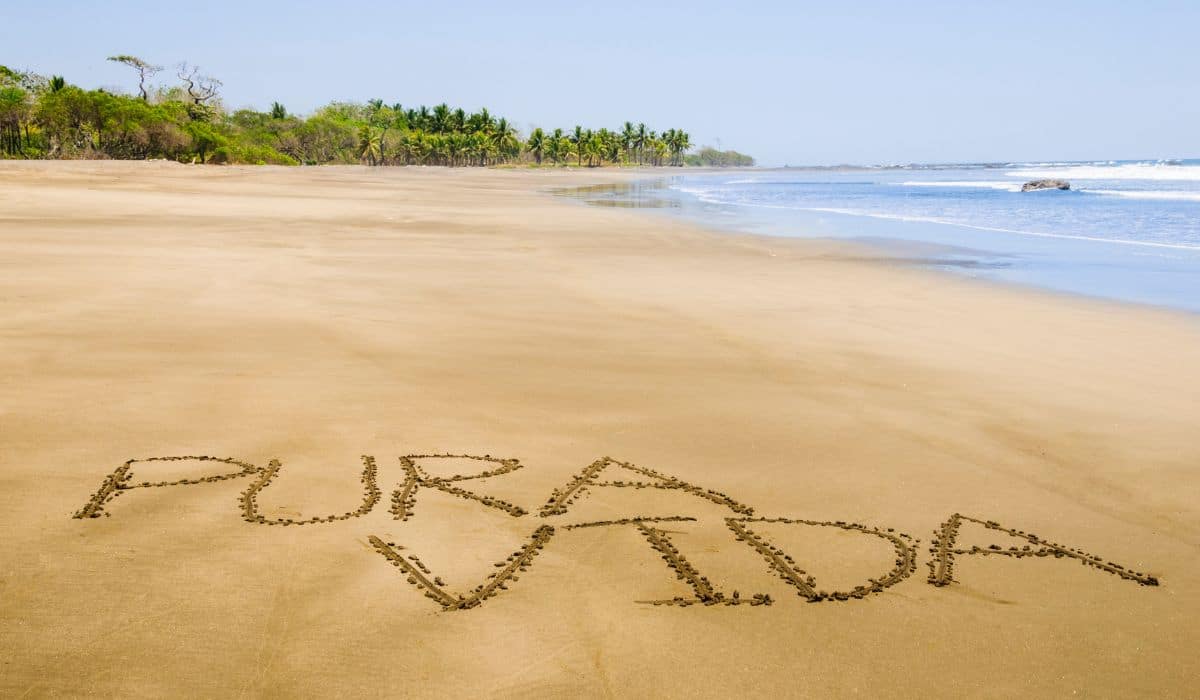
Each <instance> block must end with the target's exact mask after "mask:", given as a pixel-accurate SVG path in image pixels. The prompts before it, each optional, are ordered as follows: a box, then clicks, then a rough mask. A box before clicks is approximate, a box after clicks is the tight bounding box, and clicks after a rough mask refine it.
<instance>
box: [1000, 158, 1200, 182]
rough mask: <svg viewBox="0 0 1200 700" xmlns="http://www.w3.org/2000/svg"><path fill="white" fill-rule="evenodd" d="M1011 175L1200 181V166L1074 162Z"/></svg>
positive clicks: (1009, 173)
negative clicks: (1102, 164) (1085, 163)
mask: <svg viewBox="0 0 1200 700" xmlns="http://www.w3.org/2000/svg"><path fill="white" fill-rule="evenodd" d="M1005 175H1008V176H1009V177H1019V178H1023V179H1026V180H1039V179H1048V178H1059V179H1064V180H1174V181H1181V182H1200V166H1196V165H1171V164H1167V163H1125V164H1123V165H1112V166H1097V165H1070V166H1065V167H1050V168H1022V169H1019V170H1012V171H1009V172H1006V173H1005Z"/></svg>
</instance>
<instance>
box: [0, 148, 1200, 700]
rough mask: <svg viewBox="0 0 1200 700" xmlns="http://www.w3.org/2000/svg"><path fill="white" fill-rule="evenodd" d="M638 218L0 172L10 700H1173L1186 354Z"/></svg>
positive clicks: (1025, 300)
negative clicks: (75, 699)
mask: <svg viewBox="0 0 1200 700" xmlns="http://www.w3.org/2000/svg"><path fill="white" fill-rule="evenodd" d="M632 177H637V174H636V173H623V172H615V171H600V172H554V171H528V172H526V171H484V170H467V171H461V170H441V169H383V168H379V169H366V168H333V167H329V168H304V169H300V168H296V169H276V168H200V167H187V166H177V165H172V164H164V163H0V532H2V533H3V535H4V536H3V547H2V548H0V649H4V650H5V651H4V654H3V655H2V658H0V696H5V697H8V696H14V697H21V696H26V697H43V696H53V695H80V694H85V693H87V694H94V695H100V696H121V697H161V696H164V695H172V696H185V697H187V696H209V697H211V696H239V697H328V696H331V695H344V696H358V695H371V696H382V695H386V696H399V695H403V696H416V697H434V696H448V695H465V694H473V695H485V696H497V697H513V696H531V695H533V696H572V697H576V696H583V697H605V696H608V697H614V696H619V697H630V696H633V697H647V696H667V697H695V696H717V697H728V696H733V695H737V696H762V697H779V696H800V697H804V696H809V697H832V696H850V695H867V696H871V695H874V696H912V695H925V696H941V697H959V696H964V695H967V696H975V697H979V696H985V697H1012V696H1017V695H1026V696H1060V695H1067V694H1071V693H1076V692H1077V693H1079V694H1081V695H1089V696H1101V697H1116V696H1156V697H1187V696H1190V695H1192V694H1194V687H1195V682H1196V680H1197V678H1198V677H1200V664H1198V663H1197V662H1196V660H1195V658H1194V657H1195V649H1196V648H1197V647H1200V631H1198V630H1197V628H1196V625H1195V620H1196V619H1197V617H1198V616H1200V592H1198V591H1200V557H1198V556H1197V554H1198V548H1200V502H1198V501H1197V499H1196V495H1197V494H1198V493H1200V476H1198V467H1200V439H1197V428H1198V424H1197V421H1198V419H1200V362H1197V359H1198V358H1200V350H1197V349H1198V348H1200V322H1198V321H1197V318H1196V317H1195V316H1188V315H1185V314H1178V313H1172V312H1167V311H1160V310H1154V309H1150V308H1139V307H1132V306H1121V305H1117V304H1109V303H1103V302H1096V301H1090V300H1085V299H1080V298H1074V297H1069V296H1062V295H1053V294H1045V293H1039V292H1035V291H1027V290H1021V289H1013V288H1008V287H1003V286H1000V285H994V284H989V283H982V282H976V281H972V280H966V279H959V278H956V277H953V276H950V275H943V274H938V273H934V272H930V271H926V270H920V269H916V268H914V267H912V266H908V265H903V264H898V263H897V262H896V261H893V260H889V259H887V258H886V257H884V256H882V255H881V254H878V253H873V252H871V251H869V250H865V249H862V248H857V247H853V246H848V245H843V244H839V243H828V242H822V241H803V240H788V239H768V238H758V237H753V236H737V235H728V234H721V233H716V232H710V231H706V230H703V229H700V228H696V227H694V226H691V225H688V224H685V223H683V222H680V221H674V220H669V219H666V218H662V217H657V216H654V215H651V214H647V213H645V212H638V211H630V210H626V209H622V208H617V207H588V206H585V205H583V204H580V203H578V202H573V201H569V200H566V199H563V198H560V197H555V196H552V195H550V194H548V193H547V192H548V191H549V190H551V189H554V188H560V187H575V186H585V185H590V184H600V183H605V182H610V181H613V180H620V179H628V178H632ZM167 458H171V459H167ZM956 514H960V515H956ZM73 516H75V517H73Z"/></svg>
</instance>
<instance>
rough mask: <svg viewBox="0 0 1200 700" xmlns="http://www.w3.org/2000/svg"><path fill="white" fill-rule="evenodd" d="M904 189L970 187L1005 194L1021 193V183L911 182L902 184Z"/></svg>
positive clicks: (971, 181)
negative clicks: (1001, 191)
mask: <svg viewBox="0 0 1200 700" xmlns="http://www.w3.org/2000/svg"><path fill="white" fill-rule="evenodd" d="M900 184H901V186H904V187H970V188H975V189H989V190H1003V191H1005V192H1020V191H1021V183H1019V182H1012V181H1008V180H941V181H937V180H925V181H921V180H910V181H909V182H901V183H900Z"/></svg>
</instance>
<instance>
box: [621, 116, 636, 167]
mask: <svg viewBox="0 0 1200 700" xmlns="http://www.w3.org/2000/svg"><path fill="white" fill-rule="evenodd" d="M635 138H637V130H636V129H634V128H633V122H625V125H624V126H623V127H622V128H621V148H622V149H624V151H625V160H626V161H629V160H630V157H631V155H632V154H631V153H630V151H631V150H632V149H633V141H634V139H635Z"/></svg>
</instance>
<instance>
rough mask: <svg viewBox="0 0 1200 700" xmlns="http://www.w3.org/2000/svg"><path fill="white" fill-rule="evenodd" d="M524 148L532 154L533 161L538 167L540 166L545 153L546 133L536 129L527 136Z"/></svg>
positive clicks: (539, 128)
mask: <svg viewBox="0 0 1200 700" xmlns="http://www.w3.org/2000/svg"><path fill="white" fill-rule="evenodd" d="M525 148H527V149H529V152H530V153H532V154H533V160H534V161H535V162H537V164H538V165H541V164H542V156H543V155H544V154H545V152H546V133H545V132H544V131H542V129H541V127H538V128H536V129H534V130H533V132H532V133H531V134H529V140H528V141H526V142H525Z"/></svg>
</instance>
